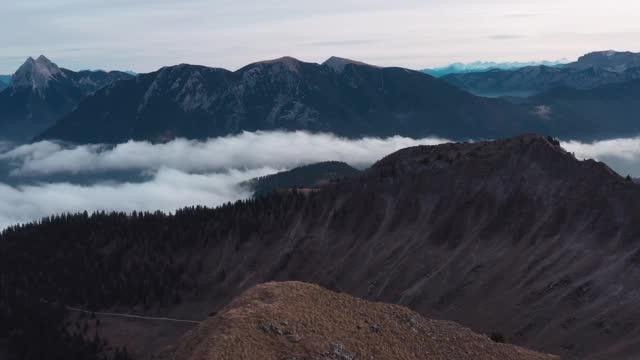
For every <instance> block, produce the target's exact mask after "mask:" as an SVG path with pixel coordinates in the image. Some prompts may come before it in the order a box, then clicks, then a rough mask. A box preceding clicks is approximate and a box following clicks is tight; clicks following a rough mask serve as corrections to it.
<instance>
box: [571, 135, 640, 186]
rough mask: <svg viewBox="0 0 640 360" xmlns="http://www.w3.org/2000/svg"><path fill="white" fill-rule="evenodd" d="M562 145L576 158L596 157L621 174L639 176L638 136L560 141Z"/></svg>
mask: <svg viewBox="0 0 640 360" xmlns="http://www.w3.org/2000/svg"><path fill="white" fill-rule="evenodd" d="M562 147H564V148H565V149H566V150H567V151H570V152H572V153H574V154H575V156H576V158H578V159H596V160H599V161H602V162H604V163H606V164H607V165H609V166H610V167H611V168H613V169H614V170H615V171H617V172H618V173H619V174H621V175H627V174H629V175H631V176H633V177H640V138H626V139H611V140H602V141H595V142H591V143H583V142H579V141H565V142H562Z"/></svg>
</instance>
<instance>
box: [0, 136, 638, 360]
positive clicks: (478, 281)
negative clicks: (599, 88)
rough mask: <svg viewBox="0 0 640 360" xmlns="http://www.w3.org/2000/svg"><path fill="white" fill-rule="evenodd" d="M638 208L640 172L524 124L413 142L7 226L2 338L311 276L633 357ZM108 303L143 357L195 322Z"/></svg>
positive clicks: (520, 339)
mask: <svg viewBox="0 0 640 360" xmlns="http://www.w3.org/2000/svg"><path fill="white" fill-rule="evenodd" d="M639 214H640V187H639V186H638V185H637V184H635V183H633V182H632V181H630V180H627V179H625V178H623V177H621V176H619V175H617V174H616V173H615V172H613V171H612V170H611V169H610V168H608V167H607V166H606V165H604V164H602V163H598V162H596V161H593V160H587V161H579V160H577V159H576V158H575V157H574V156H573V155H572V154H571V153H568V152H567V151H565V150H564V149H562V148H561V147H560V145H559V143H558V142H557V141H556V140H554V139H552V138H548V137H543V136H537V135H524V136H519V137H516V138H511V139H503V140H496V141H489V142H474V143H451V144H444V145H438V146H420V147H413V148H408V149H404V150H401V151H398V152H396V153H394V154H392V155H389V156H387V157H385V158H384V159H382V160H380V161H378V162H377V163H376V164H375V165H374V166H372V167H371V168H370V169H368V170H366V171H365V172H364V173H362V174H360V175H358V176H356V177H352V178H349V179H345V180H343V181H340V182H332V183H328V184H326V185H324V186H322V187H321V188H320V189H319V190H318V191H313V192H297V191H288V192H275V193H270V194H268V195H266V196H261V197H257V198H255V199H252V200H247V201H240V202H238V203H236V204H228V205H225V206H222V207H220V208H218V209H206V208H201V207H195V208H187V209H183V210H179V211H177V212H176V213H175V214H167V215H165V214H162V213H133V214H121V213H112V214H109V213H104V212H99V213H96V214H93V215H89V214H87V213H83V214H77V215H60V216H54V217H50V218H47V219H43V220H42V221H39V222H37V223H33V224H28V225H19V226H15V227H12V228H9V229H7V230H5V231H4V232H2V234H1V235H0V273H2V274H4V280H3V281H2V282H0V293H1V294H3V295H6V296H5V297H4V298H5V301H4V302H0V317H2V318H0V320H1V321H0V337H2V336H3V334H14V336H13V337H12V338H11V341H12V344H13V345H14V347H13V349H22V350H23V351H26V352H29V351H31V352H36V351H43V352H46V351H49V353H54V351H57V352H60V353H64V351H66V350H65V348H64V347H63V346H62V345H60V347H61V348H56V349H54V350H51V349H49V348H48V346H51V345H50V344H51V343H54V344H58V343H60V344H63V345H64V344H69V345H68V346H70V347H73V346H75V345H72V344H75V343H73V342H71V340H69V339H75V338H74V337H73V336H80V337H82V329H83V328H84V327H85V326H84V325H82V323H80V325H77V326H75V325H73V323H71V324H70V325H69V326H68V327H62V328H60V326H61V325H59V324H61V323H63V320H61V319H75V317H69V316H70V315H69V314H68V307H73V308H83V309H88V311H90V312H91V311H104V312H108V313H124V314H135V315H141V316H151V317H161V318H173V319H184V320H189V321H204V320H206V319H207V318H209V317H210V316H216V314H217V313H220V314H224V313H225V312H224V308H225V306H226V305H227V304H229V302H230V301H232V299H234V298H235V297H236V296H238V295H240V294H241V293H242V292H244V291H245V290H246V289H249V288H251V287H252V286H254V285H256V284H259V283H263V282H267V281H273V280H276V281H283V280H300V281H305V282H312V283H316V284H319V285H321V286H323V287H325V288H328V289H330V290H334V291H341V292H344V293H347V294H350V295H353V296H357V297H360V298H363V299H367V300H370V301H383V302H387V303H395V304H401V305H404V306H408V307H409V308H410V309H412V310H414V311H417V312H418V313H420V314H421V315H423V316H427V317H429V318H433V319H446V320H450V321H455V322H458V323H460V324H462V325H463V326H467V327H470V328H471V329H473V330H474V331H476V332H479V333H484V334H494V333H495V334H499V335H500V336H496V338H500V339H503V340H505V341H507V342H509V343H514V344H517V345H520V346H525V347H528V348H532V349H534V350H537V351H542V352H546V353H552V354H558V355H560V356H561V357H562V358H565V359H634V358H637V356H638V355H639V354H640V352H639V350H638V349H639V348H640V342H639V341H638V339H640V322H638V321H637V318H638V306H637V294H636V290H635V289H637V287H638V286H639V285H640V275H638V264H639V263H640V261H639V260H638V257H639V255H638V254H640V247H639V245H638V243H637V241H636V240H637V238H638V236H639V235H640V227H639V225H638V224H640V219H638V216H640V215H639ZM52 254H55V256H52ZM131 274H135V276H131ZM32 284H38V286H35V287H34V286H32ZM7 314H10V316H9V315H7ZM65 314H66V315H65ZM96 316H97V317H98V320H99V325H98V322H97V320H95V319H91V318H88V317H85V318H80V319H79V320H78V321H90V322H91V325H90V326H89V329H90V331H87V333H88V334H91V336H92V337H93V336H94V331H97V333H96V335H95V336H96V337H97V336H98V335H99V336H100V339H101V340H100V341H102V339H103V340H106V341H107V342H108V343H109V344H111V345H110V346H111V347H112V348H117V349H120V348H122V347H123V346H126V347H127V348H128V349H129V351H130V354H131V355H132V356H134V357H138V358H148V357H149V356H151V355H152V354H155V353H156V352H158V351H160V350H161V349H163V348H165V347H166V346H167V345H171V344H176V343H177V341H178V339H179V338H180V336H181V335H182V334H183V333H184V332H186V331H188V330H189V329H190V328H191V327H192V326H193V324H191V323H188V322H163V321H148V320H144V319H132V318H118V317H113V316H108V315H105V316H100V315H96ZM25 317H26V318H29V319H31V320H30V321H29V322H27V323H25V321H24V320H23V319H25ZM276 320H278V321H280V320H279V319H276ZM67 321H70V320H67ZM26 324H28V325H31V324H37V325H38V326H35V325H34V327H29V326H27V325H26ZM74 329H79V330H74ZM43 332H46V333H48V334H49V335H48V336H47V337H42V336H41V335H39V334H42V333H43ZM74 334H75V335H74ZM123 334H126V335H123ZM45 338H46V339H48V342H47V343H44V342H42V339H45ZM34 339H35V340H34ZM37 339H40V340H37ZM74 341H75V340H74ZM274 341H276V340H275V339H274ZM0 343H1V342H0ZM35 343H37V344H38V346H34V344H35ZM47 344H49V345H47ZM100 344H102V342H100ZM345 345H346V344H345ZM119 354H120V352H119Z"/></svg>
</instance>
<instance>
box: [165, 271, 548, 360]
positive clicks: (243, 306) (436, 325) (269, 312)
mask: <svg viewBox="0 0 640 360" xmlns="http://www.w3.org/2000/svg"><path fill="white" fill-rule="evenodd" d="M161 358H163V359H171V360H196V359H198V360H200V359H202V360H206V359H265V360H268V359H273V360H280V359H298V360H303V359H305V360H323V359H326V360H329V359H336V360H355V359H434V360H437V359H442V360H449V359H460V360H464V359H469V360H471V359H473V360H490V359H495V360H510V359H513V360H528V359H530V360H534V359H535V360H543V359H549V360H551V359H558V358H557V357H554V356H551V355H544V354H539V353H535V352H532V351H528V350H525V349H522V348H519V347H516V346H513V345H506V344H497V343H494V342H493V341H491V340H490V339H489V338H488V337H486V336H483V335H478V334H475V333H473V332H472V331H471V330H469V329H465V328H463V327H461V326H459V325H457V324H455V323H451V322H445V321H433V320H429V319H425V318H423V317H421V316H420V315H418V314H416V313H414V312H412V311H410V310H409V309H407V308H404V307H401V306H396V305H387V304H382V303H373V302H368V301H364V300H359V299H356V298H353V297H351V296H348V295H345V294H337V293H333V292H331V291H328V290H325V289H322V288H320V287H319V286H316V285H310V284H304V283H299V282H287V283H268V284H262V285H259V286H256V287H255V288H252V289H250V290H248V291H246V292H245V293H244V294H243V295H242V296H240V297H239V298H237V299H235V300H234V301H233V302H232V303H231V304H230V305H229V306H227V307H226V308H225V310H224V311H223V312H221V313H220V314H218V315H216V316H214V317H212V318H210V319H209V320H207V321H206V322H205V323H204V324H202V325H200V326H198V327H197V328H196V329H195V330H194V331H192V332H191V333H190V334H188V335H186V336H185V337H184V338H183V339H182V340H181V341H180V342H179V344H178V345H177V346H174V347H173V348H171V349H168V350H166V352H165V353H164V354H163V355H162V356H161Z"/></svg>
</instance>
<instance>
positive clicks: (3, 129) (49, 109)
mask: <svg viewBox="0 0 640 360" xmlns="http://www.w3.org/2000/svg"><path fill="white" fill-rule="evenodd" d="M130 77H131V76H130V75H128V74H126V73H121V72H108V73H107V72H103V71H95V72H94V71H81V72H74V71H71V70H67V69H62V68H59V67H58V66H57V65H56V64H54V63H52V62H51V61H50V60H49V59H47V58H46V57H44V56H40V57H38V58H37V59H33V58H29V59H27V61H26V62H25V63H24V64H23V65H22V66H21V67H20V68H19V69H18V70H17V71H16V73H15V74H14V75H13V76H12V78H11V84H10V85H9V86H8V87H7V89H5V90H4V91H2V92H1V93H0V138H2V139H3V140H16V141H24V140H29V139H31V138H33V137H34V136H35V135H37V134H38V133H40V132H42V131H43V130H45V129H46V128H48V127H49V126H51V125H53V124H54V122H55V121H56V120H57V119H58V118H59V117H61V116H63V115H65V114H67V113H68V112H70V111H71V110H72V109H73V108H74V107H76V106H77V105H78V103H80V101H81V100H83V99H84V98H85V97H86V96H87V95H89V94H91V93H93V92H94V91H96V90H98V89H100V88H101V87H103V86H105V85H107V84H110V83H112V82H114V81H117V80H121V79H127V78H130Z"/></svg>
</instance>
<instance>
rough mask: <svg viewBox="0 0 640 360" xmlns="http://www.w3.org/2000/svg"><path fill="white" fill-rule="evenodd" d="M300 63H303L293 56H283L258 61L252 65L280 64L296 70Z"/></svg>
mask: <svg viewBox="0 0 640 360" xmlns="http://www.w3.org/2000/svg"><path fill="white" fill-rule="evenodd" d="M302 63H303V62H302V61H300V60H298V59H296V58H294V57H291V56H283V57H280V58H277V59H273V60H264V61H258V62H256V63H254V64H252V65H282V66H284V67H285V68H287V69H289V70H292V71H297V70H298V69H299V66H300V64H302Z"/></svg>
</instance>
